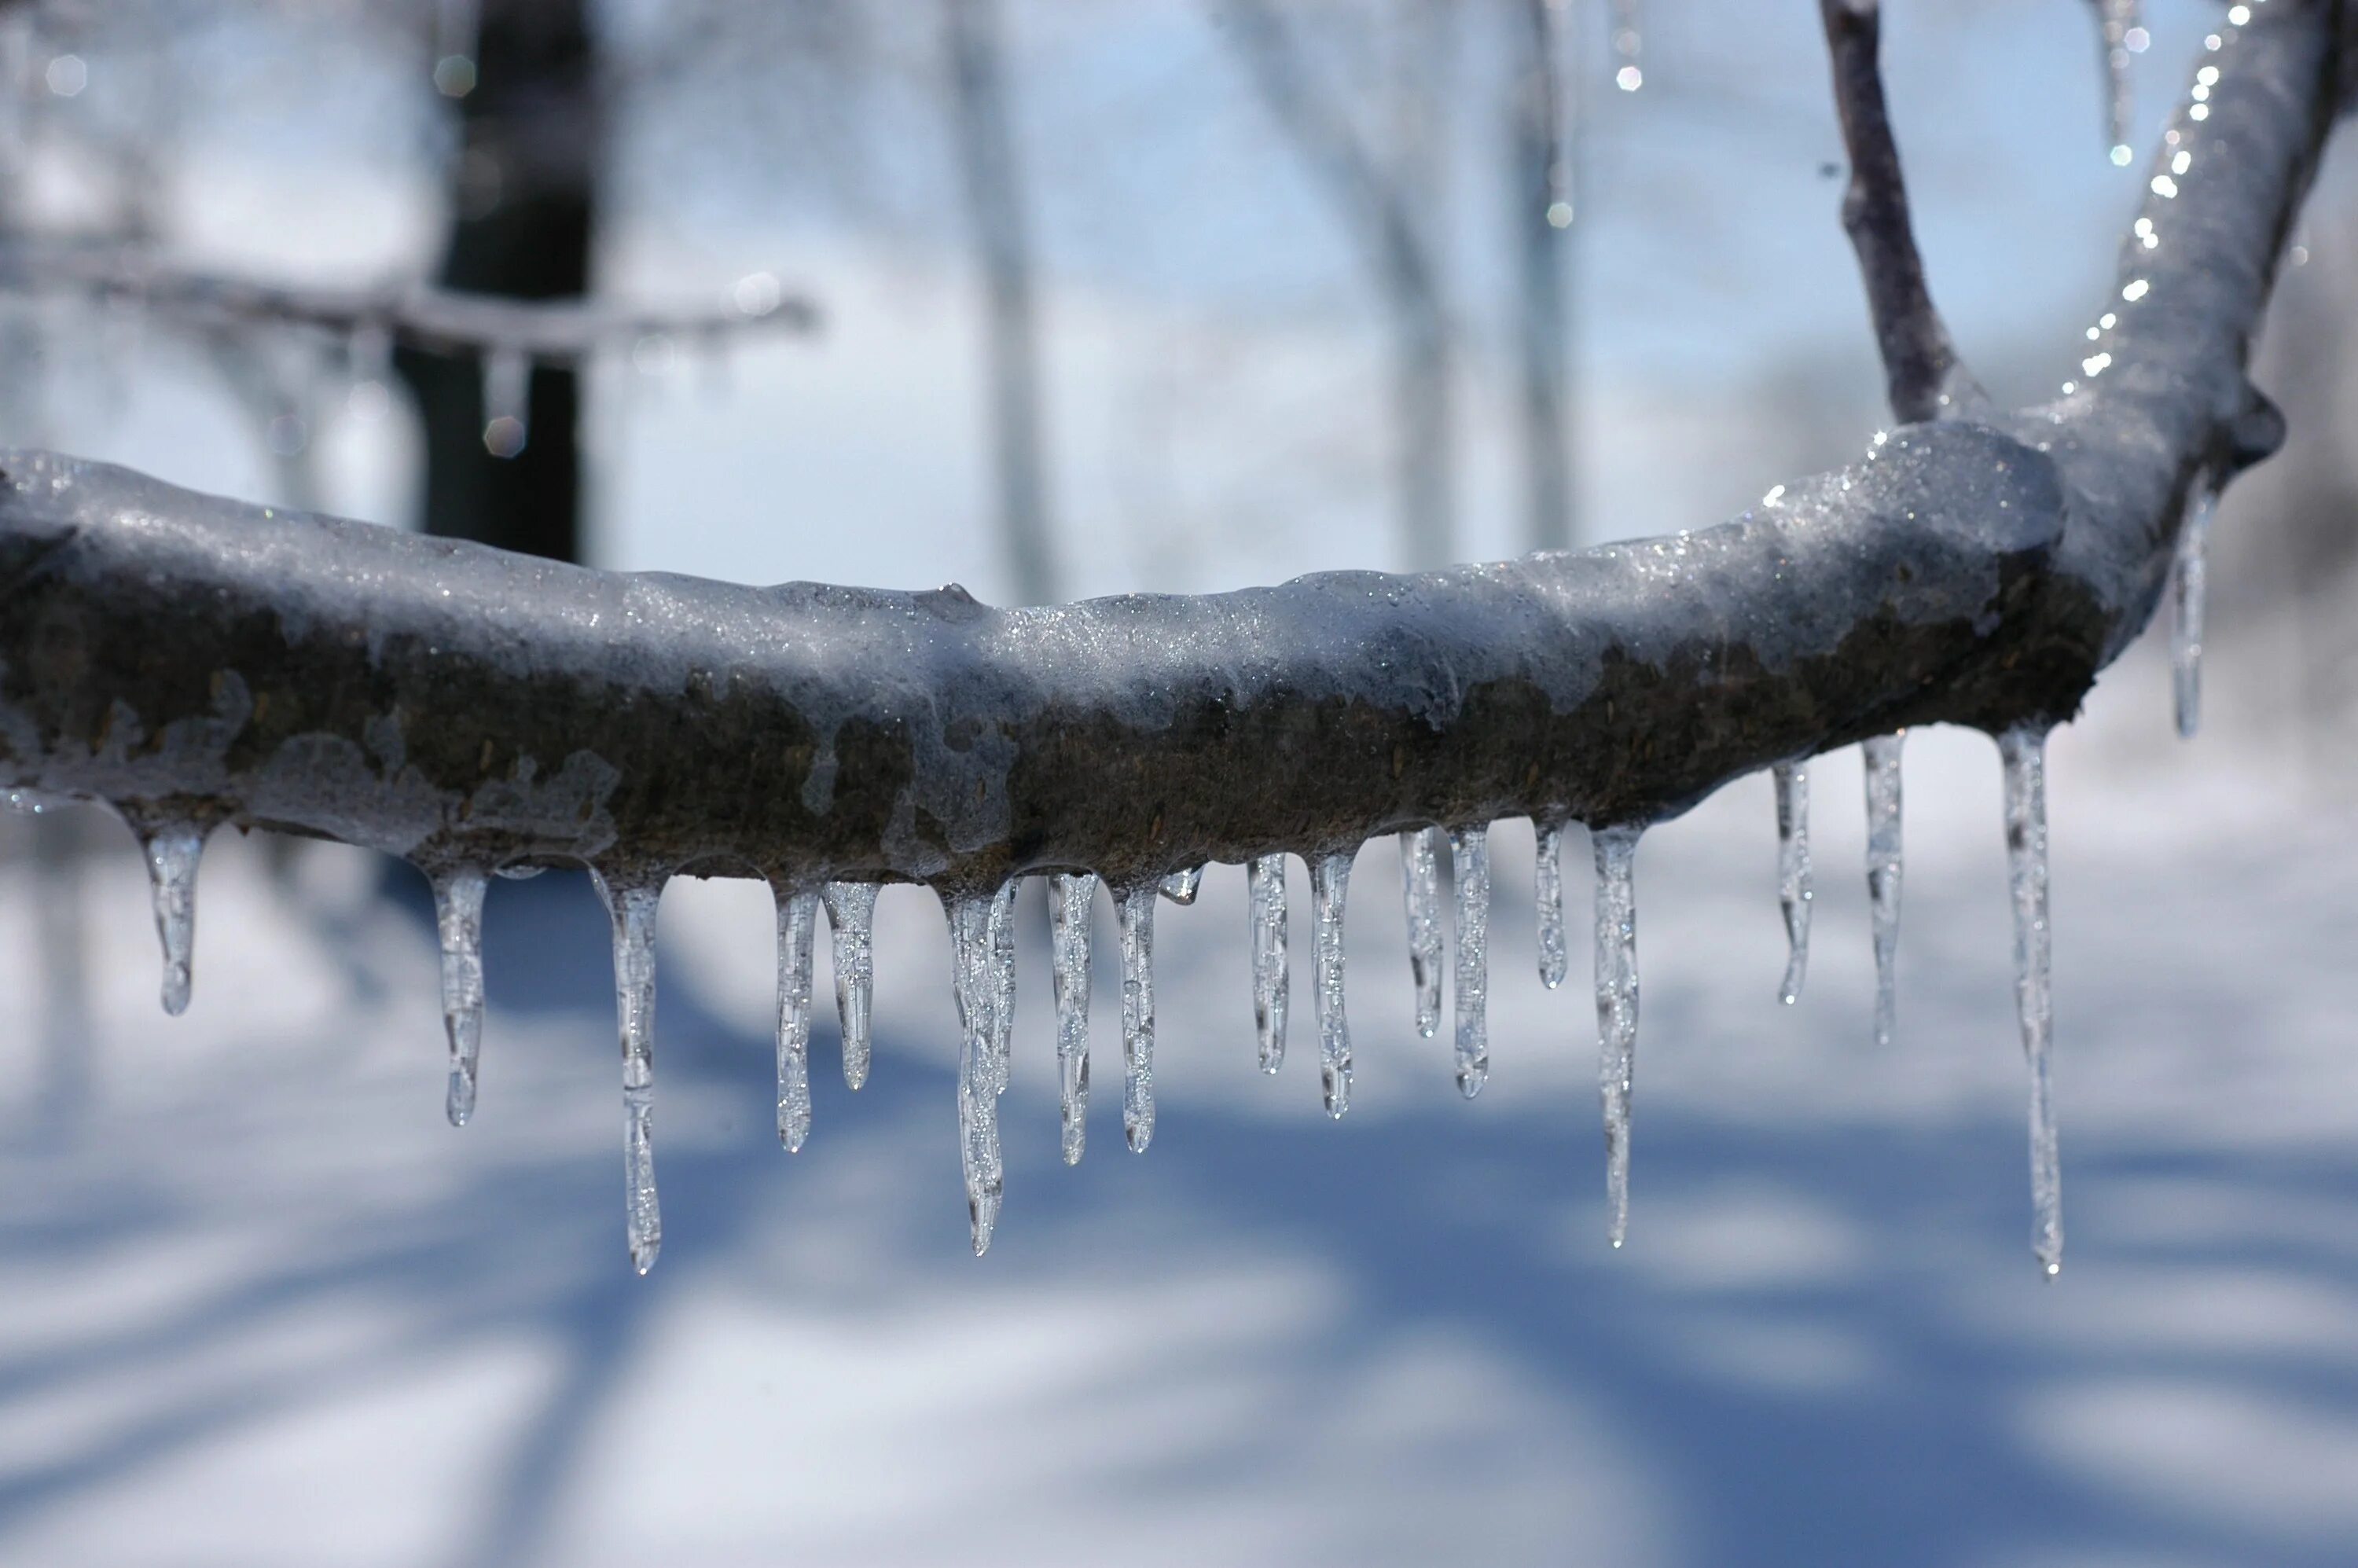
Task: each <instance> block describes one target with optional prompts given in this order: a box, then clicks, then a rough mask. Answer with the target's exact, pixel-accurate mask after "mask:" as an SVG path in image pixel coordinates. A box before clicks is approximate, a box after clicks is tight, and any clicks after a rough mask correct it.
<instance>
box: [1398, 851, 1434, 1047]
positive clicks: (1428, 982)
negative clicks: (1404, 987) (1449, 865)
mask: <svg viewBox="0 0 2358 1568" xmlns="http://www.w3.org/2000/svg"><path fill="white" fill-rule="evenodd" d="M1443 837H1444V835H1443V833H1442V830H1441V829H1440V828H1438V827H1423V828H1418V829H1415V830H1413V831H1412V832H1407V833H1403V834H1401V836H1400V851H1401V902H1402V903H1404V904H1405V905H1406V906H1407V909H1408V971H1409V979H1411V980H1412V981H1413V982H1414V983H1415V986H1416V1032H1417V1033H1419V1034H1422V1035H1423V1036H1424V1037H1425V1038H1426V1039H1428V1040H1430V1039H1432V1038H1433V1031H1435V1030H1437V1029H1439V1028H1440V1027H1441V843H1442V839H1443Z"/></svg>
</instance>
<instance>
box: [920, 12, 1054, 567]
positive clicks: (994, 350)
mask: <svg viewBox="0 0 2358 1568" xmlns="http://www.w3.org/2000/svg"><path fill="white" fill-rule="evenodd" d="M944 16H945V18H946V22H947V27H948V43H949V54H950V87H951V98H952V102H953V104H954V107H955V112H956V120H955V132H956V138H957V159H958V172H959V175H960V178H961V180H962V182H963V184H964V186H965V189H966V200H967V212H968V221H969V222H971V224H972V226H973V231H974V243H975V249H976V253H977V256H978V259H979V261H980V263H981V266H982V280H983V297H984V310H983V315H984V322H985V326H984V338H985V341H986V345H987V347H986V353H987V354H988V356H989V359H990V393H989V395H990V421H991V457H992V463H993V468H994V478H995V481H996V483H997V487H998V491H999V527H1000V537H1001V541H1002V542H1003V543H1004V545H1005V546H1006V550H1007V566H1008V571H1009V574H1010V576H1011V578H1012V579H1013V583H1014V588H1015V594H1016V599H1017V600H1018V602H1020V603H1023V604H1053V603H1055V600H1056V597H1057V594H1056V571H1055V556H1054V552H1053V550H1052V547H1051V546H1050V543H1049V535H1048V479H1047V471H1046V470H1047V463H1046V459H1045V457H1044V433H1043V427H1044V420H1043V418H1042V414H1041V406H1040V404H1041V397H1040V347H1039V337H1040V326H1039V312H1038V309H1037V307H1036V305H1035V303H1034V300H1033V277H1032V240H1031V232H1030V228H1029V226H1028V225H1027V224H1026V223H1025V222H1024V217H1023V185H1022V177H1021V169H1020V167H1019V163H1018V159H1017V155H1016V150H1015V135H1014V127H1013V126H1012V125H1011V124H1010V123H1009V114H1008V103H1007V84H1006V72H1005V67H1004V59H1003V57H1004V50H1003V49H1002V48H1001V37H1002V33H1003V30H1004V27H1003V18H1002V16H1001V10H1000V5H999V0H944Z"/></svg>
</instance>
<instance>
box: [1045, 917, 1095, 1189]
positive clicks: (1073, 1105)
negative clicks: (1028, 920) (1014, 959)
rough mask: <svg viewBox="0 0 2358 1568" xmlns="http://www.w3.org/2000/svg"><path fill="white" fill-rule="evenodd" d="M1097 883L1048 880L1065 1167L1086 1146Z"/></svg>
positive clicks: (1057, 1065)
mask: <svg viewBox="0 0 2358 1568" xmlns="http://www.w3.org/2000/svg"><path fill="white" fill-rule="evenodd" d="M1097 897H1098V879H1097V878H1096V877H1095V876H1094V875H1092V874H1090V873H1088V872H1086V871H1085V872H1083V873H1081V874H1080V875H1078V876H1053V877H1050V878H1049V879H1048V946H1049V949H1050V979H1051V980H1052V982H1053V983H1054V985H1055V992H1056V1076H1057V1080H1058V1087H1059V1090H1060V1093H1061V1096H1062V1111H1063V1120H1064V1151H1065V1164H1067V1165H1077V1164H1079V1163H1080V1162H1081V1152H1082V1150H1083V1149H1085V1148H1086V1147H1087V1142H1088V1119H1089V913H1090V909H1091V906H1092V905H1094V904H1095V903H1097Z"/></svg>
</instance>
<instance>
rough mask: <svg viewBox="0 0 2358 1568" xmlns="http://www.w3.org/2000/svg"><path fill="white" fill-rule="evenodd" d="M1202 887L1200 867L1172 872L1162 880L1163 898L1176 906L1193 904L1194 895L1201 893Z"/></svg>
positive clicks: (1202, 870) (1202, 874) (1202, 879)
mask: <svg viewBox="0 0 2358 1568" xmlns="http://www.w3.org/2000/svg"><path fill="white" fill-rule="evenodd" d="M1203 885H1204V868H1203V867H1201V866H1196V867H1194V868H1192V869H1190V870H1188V871H1174V872H1172V873H1171V874H1170V875H1169V876H1167V877H1165V878H1163V897H1164V898H1167V899H1169V900H1170V901H1171V902H1172V903H1176V904H1189V903H1195V894H1196V893H1197V892H1199V891H1201V889H1202V888H1203Z"/></svg>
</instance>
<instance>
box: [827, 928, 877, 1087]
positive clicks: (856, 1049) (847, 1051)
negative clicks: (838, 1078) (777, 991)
mask: <svg viewBox="0 0 2358 1568" xmlns="http://www.w3.org/2000/svg"><path fill="white" fill-rule="evenodd" d="M819 902H820V903H822V904H824V905H825V906H826V909H827V933H828V942H829V946H830V949H831V951H832V953H833V955H834V959H835V1016H836V1021H837V1022H838V1024H839V1025H840V1026H841V1027H842V1031H843V1081H844V1084H845V1086H846V1087H850V1088H854V1089H857V1088H858V1087H860V1086H861V1085H862V1084H864V1083H866V1082H867V1081H868V1061H869V1043H868V1041H869V1036H868V1019H869V1010H870V1001H871V993H872V991H873V989H874V986H875V979H876V940H875V932H876V884H875V883H874V882H829V883H827V886H826V887H824V888H822V889H820V890H819Z"/></svg>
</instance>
